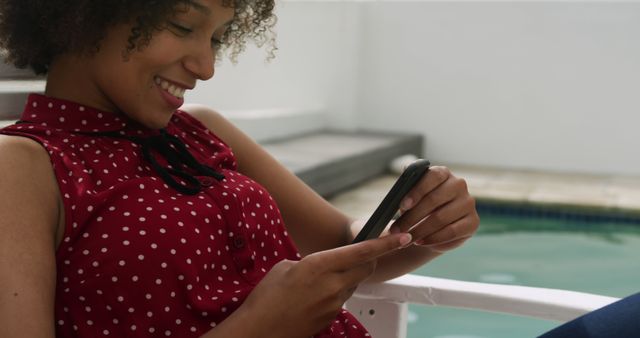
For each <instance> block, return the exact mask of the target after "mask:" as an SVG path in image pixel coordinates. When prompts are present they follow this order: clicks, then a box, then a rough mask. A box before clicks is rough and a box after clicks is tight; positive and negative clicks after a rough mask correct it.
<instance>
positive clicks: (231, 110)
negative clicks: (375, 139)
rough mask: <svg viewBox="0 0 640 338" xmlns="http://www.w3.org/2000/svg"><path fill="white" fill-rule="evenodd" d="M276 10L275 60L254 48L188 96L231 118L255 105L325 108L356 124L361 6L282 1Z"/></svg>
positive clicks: (340, 121)
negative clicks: (266, 61) (276, 46)
mask: <svg viewBox="0 0 640 338" xmlns="http://www.w3.org/2000/svg"><path fill="white" fill-rule="evenodd" d="M276 12H277V15H278V18H279V19H278V24H277V29H276V30H277V33H278V38H277V44H278V48H279V50H278V51H277V53H276V58H275V59H274V60H273V61H271V62H270V63H265V58H266V54H265V52H264V50H259V49H256V48H249V49H248V50H247V53H246V54H244V55H242V56H241V57H240V58H239V63H238V64H237V65H233V64H231V63H230V62H229V61H228V60H223V61H222V62H221V63H220V64H219V65H218V66H217V67H216V74H215V76H214V78H213V79H211V80H209V81H207V82H204V83H200V84H199V85H198V88H197V89H196V90H195V91H194V92H193V93H192V94H190V96H188V97H187V100H188V101H189V102H196V103H206V104H209V105H212V106H214V107H215V108H217V109H219V110H220V111H221V112H223V113H225V114H227V115H230V116H236V115H238V111H245V110H254V109H269V110H272V111H275V110H280V109H282V110H285V111H291V110H300V111H304V112H309V111H312V112H313V111H322V112H324V113H326V115H325V117H326V120H327V121H326V123H328V124H331V125H338V126H345V127H354V126H355V124H356V121H355V116H356V115H355V114H354V112H355V110H356V108H355V105H356V99H357V98H356V95H355V92H356V85H357V77H356V76H355V74H356V72H355V64H356V61H357V60H356V58H357V56H358V53H359V48H358V41H360V38H359V37H358V36H357V35H358V33H359V29H358V27H359V25H360V22H359V16H360V13H361V7H360V6H359V4H358V3H354V2H331V3H329V2H297V1H277V7H276ZM240 115H241V114H240Z"/></svg>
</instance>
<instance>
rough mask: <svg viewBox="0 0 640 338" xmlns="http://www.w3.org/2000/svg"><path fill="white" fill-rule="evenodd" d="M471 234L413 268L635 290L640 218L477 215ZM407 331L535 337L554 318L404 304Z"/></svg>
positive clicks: (489, 279)
mask: <svg viewBox="0 0 640 338" xmlns="http://www.w3.org/2000/svg"><path fill="white" fill-rule="evenodd" d="M481 218H482V221H481V226H480V230H479V232H478V234H476V235H475V236H474V237H473V238H472V239H470V240H469V241H468V242H467V243H466V244H465V245H464V246H463V247H460V248H458V249H456V250H454V251H452V252H449V253H447V254H445V255H444V256H442V257H440V258H438V259H436V260H434V261H433V262H431V263H429V264H427V265H425V266H423V267H422V268H420V269H419V270H417V271H415V272H414V273H416V274H420V275H425V276H431V277H441V278H451V279H458V280H465V281H475V282H486V283H499V284H513V285H526V286H536V287H547V288H557V289H568V290H573V291H581V292H588V293H596V294H601V295H606V296H613V297H624V296H627V295H630V294H633V293H636V292H639V291H640V225H616V224H611V223H593V222H589V223H577V222H570V221H566V220H565V221H558V220H549V219H538V218H523V217H521V216H486V215H482V216H481ZM409 310H410V313H409V326H408V337H409V338H481V337H482V338H502V337H505V338H506V337H509V338H513V337H536V336H537V335H539V334H541V333H543V332H545V331H547V330H549V329H551V328H553V327H555V326H557V325H558V324H559V323H557V322H553V321H546V320H538V319H531V318H526V317H517V316H511V315H503V314H495V313H487V312H480V311H472V310H464V309H454V308H435V307H430V306H422V305H411V306H410V308H409Z"/></svg>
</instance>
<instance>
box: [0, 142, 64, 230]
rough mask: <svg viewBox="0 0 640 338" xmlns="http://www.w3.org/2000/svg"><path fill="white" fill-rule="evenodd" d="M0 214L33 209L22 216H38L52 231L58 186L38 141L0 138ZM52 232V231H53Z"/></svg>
mask: <svg viewBox="0 0 640 338" xmlns="http://www.w3.org/2000/svg"><path fill="white" fill-rule="evenodd" d="M0 159H2V160H0V215H3V217H2V218H4V219H7V218H11V215H12V214H15V213H17V212H18V211H20V212H25V211H27V210H24V208H27V207H32V208H34V209H36V210H34V211H35V212H31V213H29V214H28V215H23V217H26V218H29V217H35V216H37V215H39V216H41V217H42V218H43V220H45V219H46V220H47V222H48V221H51V222H53V223H52V224H49V225H50V226H52V227H53V229H52V230H55V228H56V227H57V218H55V216H57V213H58V203H57V202H58V196H59V193H58V186H57V183H56V179H55V175H54V173H53V168H52V166H51V162H50V160H49V154H47V151H46V149H44V148H43V147H42V146H41V145H40V144H39V143H38V142H36V141H34V140H32V139H29V138H26V137H20V136H8V135H0ZM54 233H55V232H54Z"/></svg>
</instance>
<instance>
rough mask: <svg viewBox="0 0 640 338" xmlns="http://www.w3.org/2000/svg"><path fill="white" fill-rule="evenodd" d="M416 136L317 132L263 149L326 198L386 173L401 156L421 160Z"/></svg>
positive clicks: (421, 139)
mask: <svg viewBox="0 0 640 338" xmlns="http://www.w3.org/2000/svg"><path fill="white" fill-rule="evenodd" d="M423 143H424V140H423V137H422V135H418V134H390V133H382V132H369V131H357V132H343V131H331V130H327V131H318V132H315V133H312V134H309V135H304V136H297V137H293V138H288V139H283V140H278V141H270V142H266V143H264V144H263V146H264V147H265V148H266V149H267V151H268V152H270V153H271V154H272V155H273V156H274V157H275V158H276V159H278V160H279V161H280V162H281V163H282V164H284V166H285V167H287V168H288V169H289V170H291V171H292V172H293V173H294V174H296V175H297V176H298V177H300V178H301V179H302V180H303V181H304V182H305V183H307V184H308V185H309V186H310V187H311V188H312V189H314V190H315V191H316V192H318V193H319V194H320V195H322V196H325V197H329V196H332V195H334V194H336V193H338V192H341V191H343V190H345V189H347V188H350V187H353V186H355V185H357V184H359V183H361V182H363V181H366V180H368V179H371V178H373V177H376V176H378V175H380V174H383V173H385V172H387V171H388V168H389V163H390V162H391V161H392V160H393V159H395V158H397V157H399V156H402V155H406V154H412V155H415V156H417V157H422V156H423Z"/></svg>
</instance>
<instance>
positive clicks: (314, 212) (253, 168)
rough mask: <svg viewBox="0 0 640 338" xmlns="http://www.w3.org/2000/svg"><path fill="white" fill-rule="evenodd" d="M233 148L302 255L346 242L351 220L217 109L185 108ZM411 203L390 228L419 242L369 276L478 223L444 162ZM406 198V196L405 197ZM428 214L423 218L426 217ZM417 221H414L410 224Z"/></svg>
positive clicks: (437, 248) (431, 252)
mask: <svg viewBox="0 0 640 338" xmlns="http://www.w3.org/2000/svg"><path fill="white" fill-rule="evenodd" d="M185 110H186V111H188V112H189V113H191V114H192V115H194V116H195V117H196V118H198V119H199V120H200V121H202V122H203V124H204V125H205V126H207V127H208V128H209V129H210V130H211V131H213V132H214V133H215V134H216V135H218V136H219V137H221V138H222V139H223V140H224V141H225V142H227V143H228V144H229V145H230V146H231V147H232V148H233V150H234V153H235V154H236V156H237V159H238V164H239V170H240V171H241V172H243V173H244V174H246V175H247V176H249V177H252V178H253V179H255V180H256V181H258V182H259V183H260V184H262V185H263V186H265V188H266V189H267V190H268V191H269V192H270V193H271V194H272V195H273V196H274V198H275V200H276V202H277V203H278V206H279V207H280V211H281V212H282V215H283V217H284V220H285V224H286V226H287V229H288V231H289V233H290V234H291V236H292V238H293V240H294V241H295V242H296V244H297V245H298V248H299V250H300V251H301V253H302V254H303V255H307V254H310V253H313V252H318V251H322V250H327V249H331V248H335V247H338V246H343V245H346V244H349V243H350V242H351V240H352V239H353V237H354V235H353V233H352V230H351V224H352V220H350V219H349V218H348V217H347V216H345V215H344V214H342V213H341V212H340V211H339V210H337V209H336V208H335V207H333V206H332V205H331V204H329V203H328V202H327V201H326V200H324V199H323V198H322V197H320V196H319V195H317V194H316V193H315V192H313V191H312V190H311V189H310V188H309V187H308V186H307V185H306V184H304V183H303V182H302V181H300V180H299V179H298V178H297V177H296V176H295V175H293V174H292V173H291V172H289V171H288V170H287V169H286V168H284V167H283V166H282V165H281V164H279V163H278V162H277V161H276V160H275V159H274V158H273V157H271V155H269V154H268V153H267V152H266V151H265V150H263V149H262V148H261V147H260V146H259V145H258V144H256V143H255V142H254V141H253V140H251V139H250V138H249V137H248V136H246V135H245V134H244V133H243V132H242V131H240V130H238V129H237V128H236V127H235V126H233V125H232V124H231V123H230V122H229V121H227V120H226V119H225V118H224V117H222V116H221V115H220V114H218V113H216V112H215V111H213V110H211V109H209V108H206V107H203V106H190V107H187V109H185ZM408 196H410V197H411V198H412V199H413V201H414V202H413V203H412V205H410V206H408V207H407V206H406V205H405V212H404V213H403V215H402V216H401V217H400V218H399V219H398V220H397V221H396V222H395V225H394V227H392V229H397V230H398V231H399V232H408V231H410V232H411V234H412V236H413V239H414V241H417V243H419V244H423V245H419V246H409V247H407V248H405V249H403V250H399V251H396V252H393V253H391V254H389V255H386V256H384V257H380V258H379V259H378V267H377V269H376V272H375V274H374V275H373V276H372V278H371V280H372V281H382V280H387V279H390V278H393V277H397V276H400V275H402V274H405V273H407V272H410V271H412V270H413V269H415V268H417V267H419V266H420V265H422V264H424V263H426V262H428V261H429V260H431V259H433V258H435V257H437V256H438V255H440V254H441V253H442V252H444V251H447V250H450V249H453V248H455V247H458V246H459V245H461V244H462V243H463V242H464V241H465V240H467V239H468V238H469V237H471V236H472V235H473V233H474V232H475V231H476V229H477V227H478V223H479V218H478V214H477V213H476V210H475V201H474V200H473V198H472V197H471V196H470V195H469V192H468V191H467V186H466V183H465V182H464V180H462V179H460V178H457V177H455V176H454V175H452V174H451V172H449V170H448V169H447V168H444V167H433V168H431V169H430V172H429V174H427V175H425V177H424V178H423V179H422V180H421V181H420V182H418V184H416V187H415V188H413V189H412V190H411V191H410V192H409V193H408ZM405 200H406V199H405ZM427 216H429V217H428V218H427V219H426V220H423V219H424V218H425V217H427ZM416 224H418V225H417V226H414V225H416Z"/></svg>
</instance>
